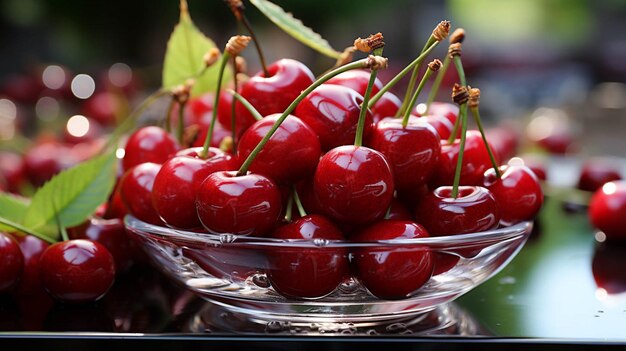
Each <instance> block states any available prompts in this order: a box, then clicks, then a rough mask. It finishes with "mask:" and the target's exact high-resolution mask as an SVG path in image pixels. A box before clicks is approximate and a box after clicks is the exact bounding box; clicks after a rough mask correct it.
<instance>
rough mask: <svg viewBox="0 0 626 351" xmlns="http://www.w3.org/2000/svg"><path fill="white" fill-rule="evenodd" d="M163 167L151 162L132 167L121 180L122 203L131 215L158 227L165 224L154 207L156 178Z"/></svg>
mask: <svg viewBox="0 0 626 351" xmlns="http://www.w3.org/2000/svg"><path fill="white" fill-rule="evenodd" d="M160 169H161V165H159V164H156V163H151V162H146V163H141V164H139V165H137V166H134V167H132V168H131V169H129V170H128V171H126V173H125V174H124V176H123V177H122V179H121V180H120V185H119V186H120V193H121V196H122V201H123V202H124V204H125V205H126V208H128V210H129V211H130V213H131V214H132V215H133V216H135V217H137V218H139V219H140V220H142V221H144V222H148V223H152V224H156V225H161V224H162V223H163V222H162V221H161V219H160V218H159V215H158V214H157V212H156V210H155V209H154V206H153V205H152V188H153V186H154V178H156V175H157V173H159V170H160Z"/></svg>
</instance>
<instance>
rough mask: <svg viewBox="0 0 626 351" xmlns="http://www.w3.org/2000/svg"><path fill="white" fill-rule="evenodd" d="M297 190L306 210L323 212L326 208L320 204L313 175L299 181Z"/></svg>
mask: <svg viewBox="0 0 626 351" xmlns="http://www.w3.org/2000/svg"><path fill="white" fill-rule="evenodd" d="M296 191H297V192H298V196H299V197H300V201H301V202H302V206H303V207H304V210H305V211H306V212H307V213H309V214H323V213H324V210H323V208H322V205H320V202H319V199H318V198H317V194H316V193H315V189H313V177H309V178H306V179H303V180H301V181H299V182H298V183H297V184H296Z"/></svg>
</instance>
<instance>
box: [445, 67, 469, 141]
mask: <svg viewBox="0 0 626 351" xmlns="http://www.w3.org/2000/svg"><path fill="white" fill-rule="evenodd" d="M454 67H456V72H457V74H458V75H459V81H460V84H461V85H462V86H466V85H467V81H466V80H465V70H464V69H463V62H462V61H461V56H458V55H456V56H454ZM460 120H461V118H457V119H456V121H455V122H454V128H452V133H451V134H450V137H449V138H448V144H452V143H453V142H454V139H456V133H457V132H458V130H459V123H461V121H460Z"/></svg>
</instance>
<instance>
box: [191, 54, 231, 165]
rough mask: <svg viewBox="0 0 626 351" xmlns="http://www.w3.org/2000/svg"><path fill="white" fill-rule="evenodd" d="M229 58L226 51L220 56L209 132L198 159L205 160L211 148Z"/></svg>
mask: <svg viewBox="0 0 626 351" xmlns="http://www.w3.org/2000/svg"><path fill="white" fill-rule="evenodd" d="M229 58H230V54H229V53H228V52H227V51H226V52H224V55H223V56H222V61H221V62H220V70H219V72H218V76H217V89H215V102H214V103H213V112H212V115H211V123H210V124H209V131H208V132H207V134H206V139H204V145H203V146H202V152H201V153H200V155H199V156H200V158H206V157H207V155H208V154H209V146H211V141H212V140H213V130H214V129H215V121H216V120H217V107H218V105H219V103H220V92H221V90H222V80H223V78H224V70H225V69H226V63H228V59H229Z"/></svg>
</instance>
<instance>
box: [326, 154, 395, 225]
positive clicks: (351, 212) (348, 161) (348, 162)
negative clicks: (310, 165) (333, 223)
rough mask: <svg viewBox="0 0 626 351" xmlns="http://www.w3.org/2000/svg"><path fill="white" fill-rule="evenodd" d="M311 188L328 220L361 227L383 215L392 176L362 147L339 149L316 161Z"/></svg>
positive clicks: (378, 157)
mask: <svg viewBox="0 0 626 351" xmlns="http://www.w3.org/2000/svg"><path fill="white" fill-rule="evenodd" d="M314 189H315V192H316V193H317V197H318V199H319V203H320V205H321V206H322V208H323V209H324V210H325V211H326V213H327V214H328V216H329V217H331V218H333V219H335V220H337V221H340V222H347V223H352V224H365V223H370V222H373V221H375V220H377V219H380V218H382V217H383V216H384V215H385V212H387V209H388V208H389V204H390V203H391V199H392V198H393V191H394V184H393V175H392V173H391V168H390V167H389V163H388V162H387V160H386V159H385V156H383V154H381V153H380V152H378V151H376V150H373V149H370V148H367V147H362V146H361V147H357V146H353V145H346V146H340V147H337V148H334V149H332V150H330V151H329V152H328V153H326V155H324V156H323V157H322V159H321V160H320V162H319V164H318V166H317V170H316V171H315V177H314Z"/></svg>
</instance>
